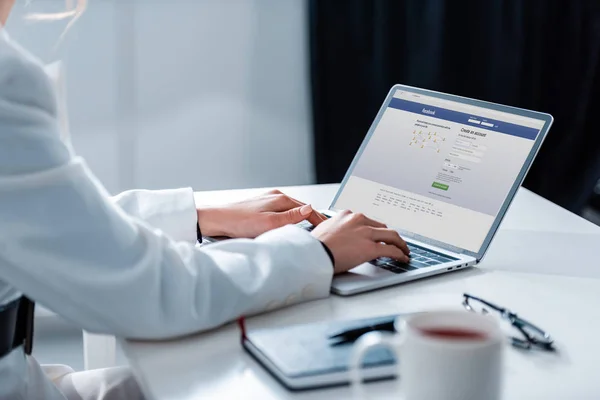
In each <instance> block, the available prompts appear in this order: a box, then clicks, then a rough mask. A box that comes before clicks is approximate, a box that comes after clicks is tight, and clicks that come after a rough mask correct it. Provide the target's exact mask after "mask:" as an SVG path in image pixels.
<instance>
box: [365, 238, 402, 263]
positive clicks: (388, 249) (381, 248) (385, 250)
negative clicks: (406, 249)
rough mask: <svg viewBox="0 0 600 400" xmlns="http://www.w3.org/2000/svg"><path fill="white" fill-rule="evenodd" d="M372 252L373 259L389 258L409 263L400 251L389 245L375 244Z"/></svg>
mask: <svg viewBox="0 0 600 400" xmlns="http://www.w3.org/2000/svg"><path fill="white" fill-rule="evenodd" d="M374 252H375V254H374V255H373V258H379V257H389V258H393V259H395V260H398V261H402V262H405V263H408V262H409V261H410V258H408V256H407V255H406V254H404V253H403V252H402V250H400V249H399V248H398V247H396V246H394V245H391V244H385V243H377V244H376V245H375V250H374Z"/></svg>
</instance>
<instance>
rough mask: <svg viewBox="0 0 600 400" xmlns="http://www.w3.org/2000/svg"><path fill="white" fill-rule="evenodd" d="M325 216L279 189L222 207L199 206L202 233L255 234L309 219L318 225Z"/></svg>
mask: <svg viewBox="0 0 600 400" xmlns="http://www.w3.org/2000/svg"><path fill="white" fill-rule="evenodd" d="M326 219H327V218H326V217H325V216H324V215H323V214H321V213H318V212H317V211H315V210H313V208H312V207H311V206H310V205H307V204H304V203H302V202H300V201H298V200H295V199H293V198H291V197H289V196H286V195H285V194H283V193H281V192H280V191H279V190H272V191H270V192H268V193H266V194H264V195H261V196H258V197H254V198H251V199H248V200H244V201H241V202H239V203H233V204H229V205H226V206H221V207H201V208H198V223H199V224H200V230H201V231H202V235H204V236H228V237H232V238H255V237H257V236H259V235H261V234H263V233H265V232H267V231H270V230H272V229H276V228H279V227H282V226H284V225H289V224H297V223H299V222H302V221H304V220H308V221H309V222H310V223H311V224H313V225H315V226H317V225H319V224H320V223H321V222H323V221H324V220H326Z"/></svg>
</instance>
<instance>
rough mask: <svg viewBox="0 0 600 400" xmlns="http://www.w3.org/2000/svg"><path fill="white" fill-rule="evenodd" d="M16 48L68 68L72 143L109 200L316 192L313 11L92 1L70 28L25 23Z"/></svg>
mask: <svg viewBox="0 0 600 400" xmlns="http://www.w3.org/2000/svg"><path fill="white" fill-rule="evenodd" d="M17 3H19V4H18V5H17V7H16V8H15V10H14V11H15V13H14V15H13V16H12V17H11V20H10V21H9V24H8V30H9V33H10V34H11V36H12V37H13V39H15V40H17V41H19V42H20V43H21V44H22V45H24V46H25V47H27V48H29V49H30V50H32V51H33V52H34V53H36V54H37V55H38V56H40V57H41V58H42V59H43V60H44V61H52V60H54V59H57V58H62V59H63V60H64V61H65V62H66V66H67V84H68V91H67V92H68V101H69V111H70V119H71V131H72V135H73V143H74V145H75V147H76V149H77V150H78V152H79V153H80V154H82V155H83V156H84V157H85V158H86V159H87V160H88V163H89V164H90V165H91V167H92V169H93V170H94V171H95V172H96V174H97V175H98V176H99V177H100V179H101V180H102V181H103V182H104V183H105V185H106V186H107V187H108V189H109V190H110V191H111V192H113V193H114V192H117V191H120V190H124V189H127V188H131V187H145V188H151V189H152V188H165V187H179V186H193V187H194V188H196V189H198V190H201V189H219V188H232V187H252V186H269V185H288V184H304V183H311V182H312V180H313V158H312V150H311V148H312V138H311V124H310V104H309V86H308V82H309V80H308V57H307V48H306V21H305V19H306V10H305V2H304V1H299V0H169V1H167V0H163V1H159V0H128V1H119V0H91V1H90V7H89V9H88V11H87V12H86V14H85V15H84V16H83V18H82V19H81V20H80V21H79V22H78V23H77V24H76V25H75V26H74V28H73V30H72V31H71V32H70V33H69V34H68V36H67V38H66V40H65V42H64V43H63V45H62V46H61V47H60V48H59V49H58V50H57V51H55V50H54V45H55V43H56V41H57V39H58V37H59V35H60V32H61V29H62V28H63V27H64V25H65V24H64V22H52V23H36V24H31V23H26V22H25V21H24V20H23V16H24V14H25V12H27V11H35V12H37V11H43V10H50V9H55V10H56V9H60V8H61V7H62V6H63V4H64V2H63V1H61V0H33V1H32V2H31V5H30V6H29V7H28V8H26V7H25V6H24V3H25V1H24V0H22V1H19V0H18V1H17Z"/></svg>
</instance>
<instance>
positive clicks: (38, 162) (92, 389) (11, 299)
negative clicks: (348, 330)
mask: <svg viewBox="0 0 600 400" xmlns="http://www.w3.org/2000/svg"><path fill="white" fill-rule="evenodd" d="M13 3H14V0H0V227H1V229H0V308H1V309H3V311H2V313H4V314H1V315H4V316H5V317H6V316H7V315H9V314H10V313H11V312H12V311H11V310H14V309H15V308H14V307H15V304H18V303H19V299H20V298H21V296H22V295H23V294H25V295H26V296H28V297H29V298H31V299H33V300H34V301H36V302H39V303H41V304H44V305H45V306H46V307H48V308H50V309H52V310H54V311H55V312H56V313H58V314H59V315H61V316H63V317H64V318H66V319H68V320H70V321H73V322H75V323H76V324H78V325H79V326H81V327H82V328H83V329H86V330H88V331H92V332H98V333H107V334H113V335H117V336H120V337H127V338H139V339H163V338H169V337H176V336H180V335H186V334H190V333H194V332H199V331H203V330H207V329H211V328H214V327H217V326H219V325H221V324H223V323H225V322H228V321H231V320H233V319H235V318H237V317H238V316H240V315H249V314H254V313H259V312H264V311H266V310H268V309H271V308H274V307H280V306H284V305H291V304H293V303H296V302H299V301H308V300H312V299H318V298H322V297H325V296H327V295H328V294H329V286H330V282H331V279H332V276H333V274H334V273H343V272H345V271H347V270H349V269H350V268H352V267H354V266H356V265H358V264H360V263H362V262H365V261H368V260H371V259H374V258H376V257H380V256H387V257H393V258H396V259H400V260H406V259H407V255H408V249H407V247H406V244H405V243H404V241H403V240H402V239H401V238H400V237H399V236H398V234H397V233H396V232H394V231H392V230H389V229H387V228H386V227H385V226H384V225H382V224H380V223H378V222H375V221H373V220H370V219H368V218H366V217H364V216H362V215H358V214H352V213H350V212H344V213H341V214H340V215H338V216H336V217H335V218H332V219H331V220H327V221H324V222H323V220H324V218H323V217H322V216H321V215H320V214H318V213H316V212H315V211H313V210H312V208H311V207H310V205H304V204H302V203H300V202H298V201H296V200H294V199H292V198H289V197H287V196H285V195H283V194H281V193H280V192H271V193H268V194H266V195H264V196H260V197H258V198H254V199H250V200H247V201H245V202H241V203H237V204H232V205H229V206H225V207H212V208H196V206H195V204H194V198H193V192H192V190H191V189H181V190H171V191H158V192H148V191H133V192H127V193H124V194H122V195H120V196H118V197H116V198H110V197H109V196H108V194H107V192H106V191H105V189H104V188H103V187H102V186H101V184H100V182H98V180H97V179H96V178H95V177H94V175H93V174H92V173H91V172H90V170H89V169H88V167H87V166H86V164H85V162H84V160H83V159H81V158H80V157H77V156H76V155H75V153H74V151H73V150H72V149H71V148H70V146H69V145H68V144H65V143H63V142H61V140H60V132H59V124H58V122H57V105H56V100H55V93H54V91H53V87H52V85H51V83H50V81H49V79H48V78H47V76H46V75H45V73H44V71H43V69H42V66H41V65H40V63H39V61H37V60H36V59H35V58H34V57H32V56H31V55H29V54H28V53H27V52H26V51H25V50H23V49H22V48H20V47H19V46H18V45H17V44H16V43H14V42H12V41H11V40H10V39H9V38H8V36H7V34H6V32H4V29H3V28H2V26H4V25H5V22H6V19H7V18H8V14H9V12H10V10H11V7H12V5H13ZM79 7H80V6H79ZM79 9H80V8H78V9H77V10H79ZM304 219H308V220H309V221H310V222H312V223H313V224H315V225H319V226H318V227H317V228H316V229H315V230H314V231H313V232H312V233H308V232H305V231H303V230H301V229H299V228H297V227H294V226H290V224H294V223H297V222H299V221H302V220H304ZM197 227H198V228H197ZM197 229H199V230H201V231H202V233H203V234H204V235H210V236H213V235H227V236H231V237H235V238H255V239H253V240H250V239H239V240H231V241H226V242H223V243H219V244H215V245H211V246H208V247H203V248H198V247H196V246H195V243H196V239H197ZM11 307H12V308H11ZM13 314H14V313H13ZM13 314H10V315H13ZM4 325H5V326H4V327H3V328H7V326H8V323H5V324H4ZM13 325H15V324H13ZM16 328H19V327H18V326H11V327H10V329H11V332H7V329H4V331H5V332H4V336H3V335H0V337H5V336H6V334H7V333H10V334H11V335H12V333H14V329H16ZM21 344H22V342H20V343H17V344H15V345H13V344H12V343H11V345H10V346H9V347H8V348H7V347H6V343H4V344H2V343H0V345H2V346H3V350H4V351H3V352H2V353H0V399H52V400H58V399H61V400H63V399H109V398H110V399H121V398H122V399H135V398H141V394H140V393H139V389H138V387H137V385H136V383H135V381H134V380H133V379H132V378H131V376H130V375H129V372H128V370H126V369H110V370H103V371H86V372H81V373H74V372H73V371H72V370H71V369H69V368H67V367H56V366H54V367H48V366H46V367H42V366H40V365H39V364H38V363H37V362H36V360H35V359H34V358H32V357H30V356H29V355H26V354H25V353H26V352H25V351H24V348H23V346H22V345H21Z"/></svg>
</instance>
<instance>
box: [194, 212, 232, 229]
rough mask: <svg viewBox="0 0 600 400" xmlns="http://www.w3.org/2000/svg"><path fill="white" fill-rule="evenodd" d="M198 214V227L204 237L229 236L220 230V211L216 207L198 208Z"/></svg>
mask: <svg viewBox="0 0 600 400" xmlns="http://www.w3.org/2000/svg"><path fill="white" fill-rule="evenodd" d="M196 211H197V214H198V227H199V229H200V230H201V231H202V235H204V236H227V232H224V231H223V230H222V229H220V228H219V225H220V224H219V223H218V221H219V209H218V208H215V207H198V208H197V209H196Z"/></svg>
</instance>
